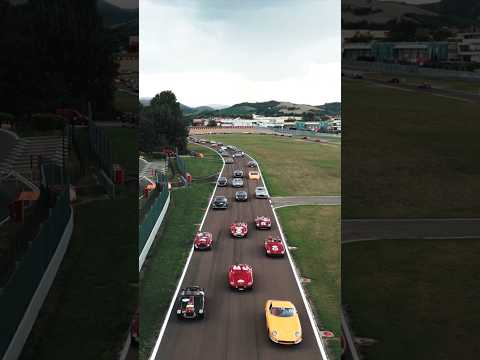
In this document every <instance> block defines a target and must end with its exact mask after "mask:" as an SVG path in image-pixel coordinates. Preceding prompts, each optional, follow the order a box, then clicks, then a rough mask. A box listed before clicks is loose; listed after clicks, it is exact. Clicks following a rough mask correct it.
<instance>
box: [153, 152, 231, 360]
mask: <svg viewBox="0 0 480 360" xmlns="http://www.w3.org/2000/svg"><path fill="white" fill-rule="evenodd" d="M197 145H200V144H197ZM201 146H204V145H201ZM204 147H206V148H208V149H210V150H213V151H215V152H216V153H217V154H218V156H220V154H219V153H218V151H216V150H215V149H211V148H209V147H208V146H204ZM220 158H221V159H222V162H223V165H222V169H221V170H220V174H219V175H218V177H220V176H221V175H222V173H223V169H224V168H225V160H224V159H223V157H222V156H220ZM218 177H217V181H216V183H215V188H214V189H213V192H212V195H211V196H210V201H209V202H208V207H207V209H206V210H205V213H204V214H203V219H202V222H201V223H200V228H199V230H200V231H201V230H202V228H203V224H204V222H205V219H206V218H207V214H208V210H210V206H211V204H212V200H213V197H214V196H215V192H216V191H217V186H218ZM192 256H193V244H192V247H191V248H190V253H189V254H188V258H187V261H186V263H185V266H184V268H183V271H182V275H181V276H180V279H179V280H178V284H177V288H176V289H175V293H174V294H173V297H172V301H171V302H170V306H169V307H168V311H167V314H166V315H165V319H164V320H163V324H162V327H161V328H160V333H159V334H158V338H157V341H156V342H155V347H154V348H153V351H152V354H151V355H150V358H149V359H150V360H155V358H156V356H157V353H158V349H159V348H160V343H161V342H162V338H163V335H164V334H165V330H166V328H167V324H168V320H169V319H170V314H171V312H172V310H173V306H174V305H175V300H176V299H177V296H178V293H179V291H180V288H181V286H182V282H183V279H184V278H185V274H186V273H187V270H188V266H189V265H190V260H191V259H192Z"/></svg>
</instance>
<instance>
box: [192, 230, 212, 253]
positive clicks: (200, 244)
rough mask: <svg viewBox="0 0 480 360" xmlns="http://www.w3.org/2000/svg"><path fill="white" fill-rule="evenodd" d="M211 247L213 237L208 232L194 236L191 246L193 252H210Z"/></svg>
mask: <svg viewBox="0 0 480 360" xmlns="http://www.w3.org/2000/svg"><path fill="white" fill-rule="evenodd" d="M212 245H213V237H212V234H211V233H209V232H199V233H197V235H195V239H194V240H193V246H194V248H195V250H210V249H211V248H212Z"/></svg>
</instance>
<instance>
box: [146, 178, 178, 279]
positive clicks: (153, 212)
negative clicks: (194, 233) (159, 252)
mask: <svg viewBox="0 0 480 360" xmlns="http://www.w3.org/2000/svg"><path fill="white" fill-rule="evenodd" d="M157 187H158V188H160V192H159V193H158V195H157V197H156V199H155V200H154V202H153V204H152V205H151V206H150V209H149V210H148V212H147V213H146V214H145V216H144V217H143V219H142V220H141V223H140V225H139V227H138V254H139V261H138V263H139V270H140V269H141V268H142V265H143V263H144V261H145V259H146V257H147V255H148V252H149V251H150V247H151V246H152V243H153V240H154V239H155V236H156V234H157V231H158V229H159V227H160V225H161V224H162V222H163V218H164V217H165V214H166V212H167V209H168V205H169V203H170V191H169V190H168V182H167V178H166V176H165V175H161V177H160V178H159V181H158V182H157Z"/></svg>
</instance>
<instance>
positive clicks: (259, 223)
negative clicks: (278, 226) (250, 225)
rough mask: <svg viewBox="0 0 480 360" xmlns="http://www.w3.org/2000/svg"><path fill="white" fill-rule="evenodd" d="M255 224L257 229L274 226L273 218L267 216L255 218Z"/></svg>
mask: <svg viewBox="0 0 480 360" xmlns="http://www.w3.org/2000/svg"><path fill="white" fill-rule="evenodd" d="M255 226H256V228H257V229H263V230H267V229H271V228H272V220H270V218H269V217H266V216H257V217H256V218H255Z"/></svg>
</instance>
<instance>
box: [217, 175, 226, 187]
mask: <svg viewBox="0 0 480 360" xmlns="http://www.w3.org/2000/svg"><path fill="white" fill-rule="evenodd" d="M217 185H218V186H227V185H228V180H227V178H226V177H225V176H220V177H219V178H218V181H217Z"/></svg>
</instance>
